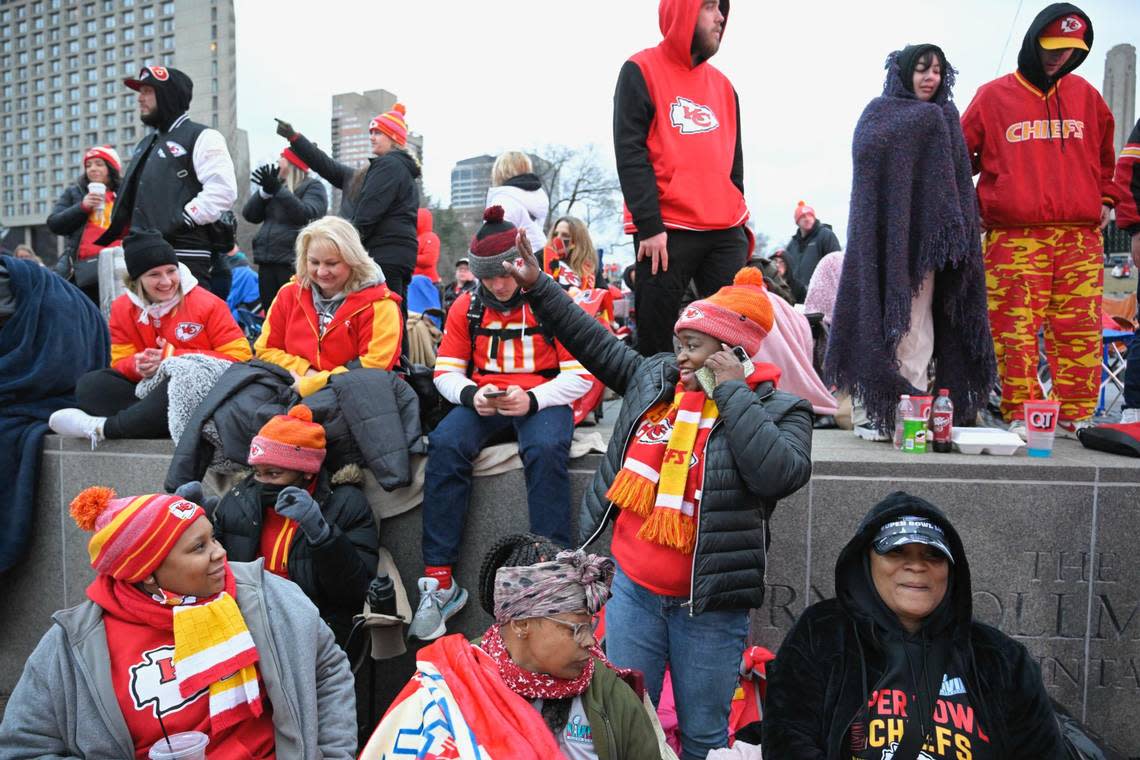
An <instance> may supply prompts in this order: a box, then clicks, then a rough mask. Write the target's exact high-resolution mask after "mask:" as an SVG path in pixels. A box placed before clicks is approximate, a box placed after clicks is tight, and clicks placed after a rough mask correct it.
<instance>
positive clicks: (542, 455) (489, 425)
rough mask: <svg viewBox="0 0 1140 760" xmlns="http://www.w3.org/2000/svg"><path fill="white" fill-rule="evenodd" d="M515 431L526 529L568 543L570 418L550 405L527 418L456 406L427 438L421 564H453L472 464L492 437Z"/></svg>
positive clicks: (565, 411) (568, 412)
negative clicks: (527, 521)
mask: <svg viewBox="0 0 1140 760" xmlns="http://www.w3.org/2000/svg"><path fill="white" fill-rule="evenodd" d="M512 425H513V426H514V428H515V432H516V433H517V434H518V441H519V454H520V455H521V456H522V461H523V467H524V472H525V474H526V498H527V506H528V509H529V512H530V530H531V531H532V532H534V533H538V534H540V535H543V536H547V537H548V538H550V539H552V540H554V541H555V542H556V543H559V544H562V545H563V546H569V544H570V473H569V472H568V469H569V463H570V439H571V438H572V437H573V436H574V414H573V412H572V411H571V410H570V407H568V406H552V407H548V408H546V409H542V410H541V411H539V412H536V413H535V414H532V415H528V416H526V417H504V416H502V415H497V414H496V415H494V416H491V417H481V416H479V414H478V413H477V412H476V411H475V410H474V409H469V408H467V407H465V406H457V407H455V408H454V409H452V410H451V411H450V412H448V413H447V416H446V417H444V418H443V421H442V422H440V423H439V425H438V426H437V427H436V429H435V430H433V431H432V432H431V435H429V436H428V460H427V468H426V472H425V474H424V506H423V521H424V524H423V555H424V564H425V565H454V564H455V562H456V560H458V559H459V544H460V541H461V540H462V538H463V525H464V522H465V521H466V519H467V506H468V503H469V502H470V499H471V463H472V462H473V461H474V460H475V457H477V456H478V455H479V451H480V449H482V448H483V444H484V443H485V442H486V441H487V439H489V438H490V437H491V436H492V435H494V434H495V433H498V432H501V431H503V430H504V429H506V428H508V427H510V426H512Z"/></svg>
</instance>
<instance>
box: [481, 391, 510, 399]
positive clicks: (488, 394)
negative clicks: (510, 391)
mask: <svg viewBox="0 0 1140 760" xmlns="http://www.w3.org/2000/svg"><path fill="white" fill-rule="evenodd" d="M505 395H507V392H506V391H487V392H486V393H484V394H483V398H502V397H503V396H505Z"/></svg>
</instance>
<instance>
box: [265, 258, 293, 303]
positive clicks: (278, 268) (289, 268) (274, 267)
mask: <svg viewBox="0 0 1140 760" xmlns="http://www.w3.org/2000/svg"><path fill="white" fill-rule="evenodd" d="M296 273H297V267H296V265H294V264H258V265H257V289H258V291H259V292H260V294H261V308H263V309H265V310H266V311H269V307H270V305H271V304H272V303H273V299H274V298H276V297H277V291H278V290H281V286H282V285H284V284H285V283H287V282H289V278H290V277H292V276H293V275H294V274H296Z"/></svg>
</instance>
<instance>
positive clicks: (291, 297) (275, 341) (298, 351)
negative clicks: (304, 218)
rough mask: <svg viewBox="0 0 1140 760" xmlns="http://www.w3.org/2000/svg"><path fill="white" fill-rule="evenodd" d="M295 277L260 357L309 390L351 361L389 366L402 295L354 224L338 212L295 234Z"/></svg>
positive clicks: (270, 320) (264, 336)
mask: <svg viewBox="0 0 1140 760" xmlns="http://www.w3.org/2000/svg"><path fill="white" fill-rule="evenodd" d="M296 252H297V263H296V272H295V277H294V279H293V281H292V282H289V283H287V284H286V285H284V286H283V287H282V288H281V290H280V291H279V292H278V293H277V298H276V299H275V300H274V301H273V305H272V306H271V307H270V308H269V314H268V315H267V316H266V318H265V325H264V327H263V328H262V331H261V337H260V338H258V340H257V345H256V346H255V347H254V348H255V350H256V353H257V357H258V358H259V359H262V360H264V361H267V362H272V363H273V364H277V365H279V366H281V367H284V368H285V369H287V370H289V373H290V374H292V375H293V377H294V378H295V380H296V385H295V387H296V389H297V392H298V393H300V394H301V395H302V396H308V395H310V394H312V393H314V392H316V391H318V390H320V389H321V388H323V387H324V386H325V383H327V382H328V379H329V377H330V376H331V375H334V374H337V373H340V372H347V371H348V367H347V366H346V365H348V363H349V362H352V361H354V360H359V362H360V365H361V366H362V367H366V368H372V369H384V370H390V369H392V367H393V366H395V364H396V361H397V360H398V359H399V358H400V341H401V340H402V339H403V331H404V323H403V319H402V317H401V315H400V306H399V303H400V299H399V298H398V297H397V296H395V295H394V294H393V293H392V292H391V291H390V290H389V289H388V286H387V285H386V284H385V283H384V276H383V274H381V272H380V268H379V267H378V266H376V262H374V261H373V260H372V259H371V258H370V257H369V255H368V252H367V251H365V250H364V246H363V245H362V244H361V242H360V236H359V234H357V231H356V228H355V227H353V226H352V224H350V223H349V222H347V221H345V220H344V219H341V218H339V217H334V216H326V217H324V218H323V219H318V220H317V221H315V222H313V223H311V224H309V225H308V226H307V227H305V228H304V229H302V230H301V232H300V233H299V234H298V235H297V242H296Z"/></svg>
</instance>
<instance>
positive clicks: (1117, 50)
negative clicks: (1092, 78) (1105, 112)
mask: <svg viewBox="0 0 1140 760" xmlns="http://www.w3.org/2000/svg"><path fill="white" fill-rule="evenodd" d="M1102 92H1103V93H1104V99H1105V101H1107V102H1108V107H1109V109H1110V110H1111V111H1112V118H1113V119H1115V120H1116V133H1115V134H1114V135H1113V140H1112V144H1113V147H1114V148H1115V149H1116V152H1117V153H1120V149H1121V148H1123V147H1124V144H1125V143H1126V142H1128V135H1129V134H1130V133H1131V132H1132V127H1134V126H1135V125H1136V48H1134V47H1133V46H1131V45H1128V44H1121V45H1117V46H1116V47H1114V48H1112V49H1111V50H1109V51H1108V54H1107V55H1106V56H1105V58H1104V89H1103V90H1102Z"/></svg>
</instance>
